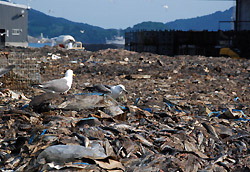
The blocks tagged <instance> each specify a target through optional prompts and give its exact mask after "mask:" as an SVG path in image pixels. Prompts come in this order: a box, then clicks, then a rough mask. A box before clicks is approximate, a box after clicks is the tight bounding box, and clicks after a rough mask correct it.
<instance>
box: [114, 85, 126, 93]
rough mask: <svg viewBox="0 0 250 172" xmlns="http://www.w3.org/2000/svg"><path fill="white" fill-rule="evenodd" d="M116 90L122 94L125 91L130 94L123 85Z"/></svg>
mask: <svg viewBox="0 0 250 172" xmlns="http://www.w3.org/2000/svg"><path fill="white" fill-rule="evenodd" d="M116 90H118V91H119V92H120V93H121V92H122V91H124V92H125V93H128V92H127V90H126V89H125V86H124V85H121V84H120V85H117V86H116Z"/></svg>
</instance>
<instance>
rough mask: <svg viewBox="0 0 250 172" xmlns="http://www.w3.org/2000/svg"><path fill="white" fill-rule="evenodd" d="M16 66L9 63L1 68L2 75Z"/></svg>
mask: <svg viewBox="0 0 250 172" xmlns="http://www.w3.org/2000/svg"><path fill="white" fill-rule="evenodd" d="M14 67H15V65H9V66H6V67H3V68H0V77H2V76H3V75H4V74H6V73H8V72H9V71H11V70H12V69H13V68H14Z"/></svg>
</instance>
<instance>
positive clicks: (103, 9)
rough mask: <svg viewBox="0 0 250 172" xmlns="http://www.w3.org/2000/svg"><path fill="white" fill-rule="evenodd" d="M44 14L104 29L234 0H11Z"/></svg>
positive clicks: (209, 9)
mask: <svg viewBox="0 0 250 172" xmlns="http://www.w3.org/2000/svg"><path fill="white" fill-rule="evenodd" d="M11 1H12V2H15V3H19V4H25V5H29V6H30V7H31V8H33V9H35V10H38V11H41V12H43V13H45V14H48V15H51V16H55V17H63V18H66V19H68V20H71V21H75V22H81V23H87V24H90V25H94V26H99V27H103V28H105V29H108V28H115V29H125V28H127V27H132V26H133V25H135V24H138V23H141V22H143V21H154V22H163V23H166V22H169V21H174V20H176V19H185V18H192V17H197V16H203V15H207V14H211V13H213V12H216V11H225V10H227V9H229V8H230V7H232V6H234V5H235V2H234V1H225V0H224V1H223V0H221V1H213V0H11Z"/></svg>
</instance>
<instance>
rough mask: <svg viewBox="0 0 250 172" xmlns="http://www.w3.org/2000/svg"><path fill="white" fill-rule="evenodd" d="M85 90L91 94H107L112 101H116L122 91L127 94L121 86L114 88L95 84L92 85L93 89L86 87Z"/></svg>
mask: <svg viewBox="0 0 250 172" xmlns="http://www.w3.org/2000/svg"><path fill="white" fill-rule="evenodd" d="M85 89H87V90H89V91H92V92H98V93H103V94H107V95H109V96H111V97H112V98H114V99H117V98H118V97H119V96H120V95H121V94H122V92H123V91H124V92H126V93H127V90H126V89H125V86H124V85H121V84H119V85H114V86H110V85H103V84H97V85H94V86H93V87H86V88H85Z"/></svg>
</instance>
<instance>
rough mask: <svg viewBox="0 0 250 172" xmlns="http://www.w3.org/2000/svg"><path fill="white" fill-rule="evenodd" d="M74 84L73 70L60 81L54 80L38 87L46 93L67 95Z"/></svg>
mask: <svg viewBox="0 0 250 172" xmlns="http://www.w3.org/2000/svg"><path fill="white" fill-rule="evenodd" d="M72 82H73V70H71V69H69V70H67V71H66V73H65V76H64V77H63V78H60V79H54V80H51V81H48V82H45V83H43V84H40V85H38V87H39V88H41V89H42V90H44V91H46V92H52V93H67V92H68V91H69V89H70V88H71V85H72Z"/></svg>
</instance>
